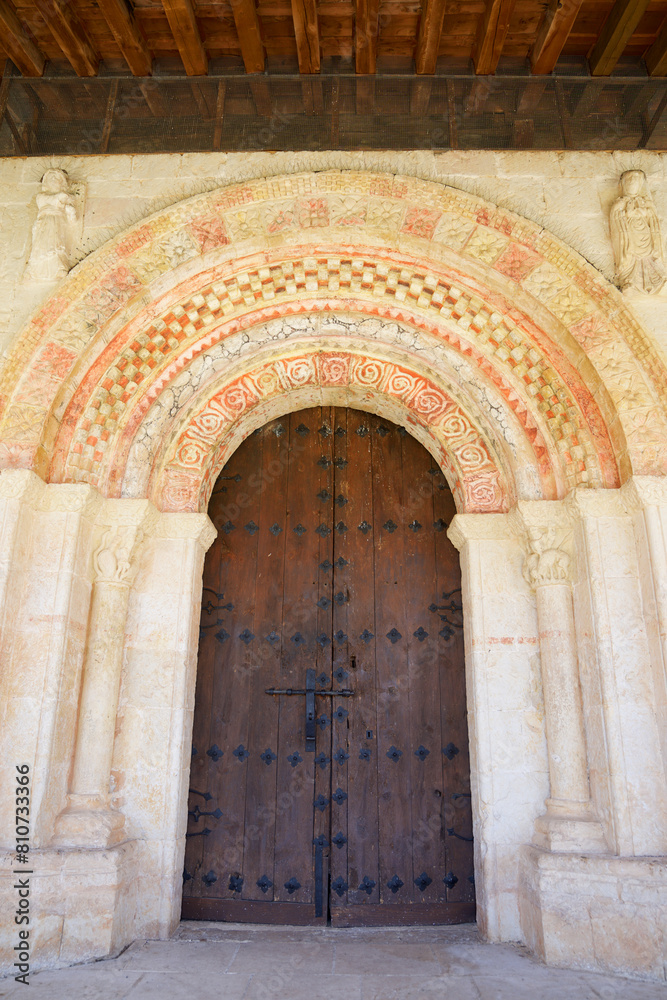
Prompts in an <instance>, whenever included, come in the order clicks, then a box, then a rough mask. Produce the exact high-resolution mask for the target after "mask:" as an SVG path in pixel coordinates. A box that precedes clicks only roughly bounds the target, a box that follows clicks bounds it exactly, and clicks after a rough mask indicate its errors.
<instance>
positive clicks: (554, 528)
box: [510, 500, 574, 589]
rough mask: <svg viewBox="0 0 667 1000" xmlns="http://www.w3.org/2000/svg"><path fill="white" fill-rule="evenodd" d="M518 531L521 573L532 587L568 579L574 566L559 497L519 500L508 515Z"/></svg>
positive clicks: (569, 530) (569, 527)
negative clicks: (524, 501) (521, 542)
mask: <svg viewBox="0 0 667 1000" xmlns="http://www.w3.org/2000/svg"><path fill="white" fill-rule="evenodd" d="M510 516H511V517H513V518H514V520H515V524H516V526H517V529H518V531H519V532H520V534H521V537H522V541H523V545H524V549H525V552H526V559H525V562H524V566H523V575H524V578H525V580H526V582H527V583H528V584H529V585H530V586H531V587H532V588H533V589H536V588H537V587H543V586H547V585H549V584H558V583H571V582H572V572H573V568H574V559H573V554H574V553H573V535H574V532H573V527H572V522H571V519H570V516H569V511H568V509H567V507H566V506H565V505H563V504H562V503H561V502H560V501H548V500H547V501H545V500H538V501H534V502H533V503H519V504H518V505H517V507H516V508H515V510H514V511H513V512H512V514H511V515H510Z"/></svg>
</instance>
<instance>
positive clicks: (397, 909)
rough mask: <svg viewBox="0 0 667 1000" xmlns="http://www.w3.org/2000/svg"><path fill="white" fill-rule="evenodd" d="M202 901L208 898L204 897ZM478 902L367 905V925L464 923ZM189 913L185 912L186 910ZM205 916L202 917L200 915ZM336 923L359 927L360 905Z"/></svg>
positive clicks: (343, 911) (338, 914) (339, 912)
mask: <svg viewBox="0 0 667 1000" xmlns="http://www.w3.org/2000/svg"><path fill="white" fill-rule="evenodd" d="M202 902H204V901H203V900H202ZM475 912H476V907H475V903H474V902H465V903H447V905H443V904H442V903H425V904H424V905H423V906H414V905H413V904H411V903H396V904H394V905H393V906H385V905H384V904H382V905H380V906H376V905H371V906H365V907H364V908H363V915H364V921H363V923H364V926H365V927H401V926H403V927H415V926H420V925H421V926H423V925H433V926H437V925H438V924H464V923H469V922H470V923H471V922H473V921H474V920H475ZM184 915H185V914H184ZM189 919H191V920H195V919H197V918H196V917H194V916H193V917H190V918H189ZM200 919H201V918H200ZM331 923H332V924H333V926H334V927H358V926H359V907H358V906H340V907H337V908H336V909H335V910H332V913H331Z"/></svg>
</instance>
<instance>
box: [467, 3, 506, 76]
mask: <svg viewBox="0 0 667 1000" xmlns="http://www.w3.org/2000/svg"><path fill="white" fill-rule="evenodd" d="M514 3H515V0H487V4H486V8H485V10H484V15H483V17H482V18H481V19H480V22H479V27H478V29H477V36H476V38H475V44H474V46H473V50H472V61H473V63H474V66H475V72H476V73H477V75H478V76H486V75H488V74H490V73H495V72H496V67H497V65H498V60H499V59H500V56H501V55H502V51H503V46H504V44H505V39H506V38H507V32H508V30H509V26H510V18H511V16H512V11H513V9H514Z"/></svg>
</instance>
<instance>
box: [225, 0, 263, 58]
mask: <svg viewBox="0 0 667 1000" xmlns="http://www.w3.org/2000/svg"><path fill="white" fill-rule="evenodd" d="M232 13H233V15H234V23H235V25H236V31H237V34H238V36H239V45H240V46H241V55H242V56H243V64H244V66H245V70H246V73H263V72H264V59H265V57H264V45H263V42H262V36H261V33H260V28H259V20H258V18H257V10H256V8H255V0H232Z"/></svg>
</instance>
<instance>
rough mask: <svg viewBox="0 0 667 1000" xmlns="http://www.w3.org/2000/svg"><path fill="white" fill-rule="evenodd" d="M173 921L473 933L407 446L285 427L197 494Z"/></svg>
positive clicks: (447, 510)
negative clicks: (179, 915) (183, 793)
mask: <svg viewBox="0 0 667 1000" xmlns="http://www.w3.org/2000/svg"><path fill="white" fill-rule="evenodd" d="M209 513H210V515H211V518H212V519H213V521H214V523H215V525H216V527H217V528H218V530H219V534H218V539H217V541H216V542H215V543H214V544H213V546H212V548H211V549H210V551H209V552H208V555H207V558H206V566H205V572H204V592H203V601H202V617H201V639H200V648H199V669H198V678H197V692H196V706H195V721H194V738H193V748H192V770H191V782H190V798H189V817H188V820H189V821H188V829H187V847H186V855H185V870H184V873H183V879H184V887H183V916H184V917H186V918H189V919H212V920H252V921H258V922H277V923H292V924H310V923H318V922H320V921H326V920H327V919H330V920H331V921H332V923H333V924H334V925H338V926H352V925H363V924H434V923H454V922H460V921H466V920H471V919H474V913H475V906H474V879H473V864H472V846H473V845H472V819H471V809H470V781H469V760H468V737H467V728H466V704H465V679H464V662H463V621H462V611H461V590H460V586H461V584H460V569H459V561H458V554H457V552H456V551H455V549H454V548H453V546H452V545H451V543H450V542H449V540H448V538H447V534H446V528H447V526H448V524H449V522H450V520H451V518H452V516H453V514H454V503H453V498H452V495H451V492H450V491H449V489H448V487H447V485H446V482H445V479H444V477H443V475H442V473H441V472H440V470H439V469H438V468H437V466H436V465H435V462H434V461H433V459H432V458H431V456H430V455H429V454H428V453H427V451H426V450H425V449H424V448H423V447H422V446H421V445H420V444H419V443H418V442H417V441H416V440H415V439H414V438H413V437H411V436H410V435H409V434H407V433H406V432H405V430H404V429H403V428H400V427H397V426H395V425H394V424H391V423H389V422H388V421H387V420H384V419H380V418H378V417H376V416H373V415H371V414H368V413H362V412H359V411H355V410H350V409H333V408H324V407H322V408H315V409H310V410H301V411H298V412H296V413H292V414H291V415H289V416H287V417H283V418H280V419H278V420H274V421H273V422H272V423H270V424H267V425H266V426H265V427H263V428H261V430H258V431H256V432H255V433H254V434H252V435H251V436H250V437H249V438H248V439H247V440H246V441H245V442H244V443H243V444H242V445H241V447H240V448H239V449H238V451H236V453H235V454H234V456H233V457H232V458H231V459H230V461H229V462H228V464H227V466H226V467H225V469H224V470H223V472H222V474H221V475H220V477H219V479H218V481H217V483H216V486H215V488H214V491H213V495H212V499H211V503H210V508H209Z"/></svg>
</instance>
